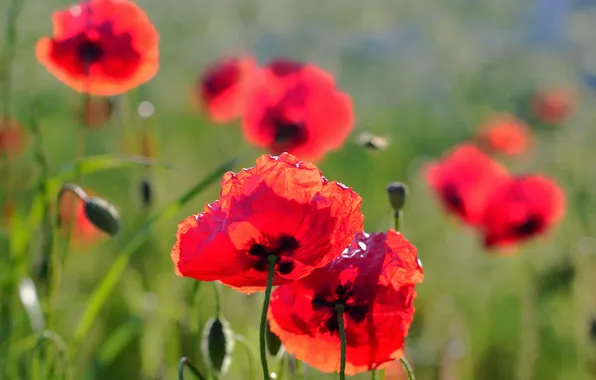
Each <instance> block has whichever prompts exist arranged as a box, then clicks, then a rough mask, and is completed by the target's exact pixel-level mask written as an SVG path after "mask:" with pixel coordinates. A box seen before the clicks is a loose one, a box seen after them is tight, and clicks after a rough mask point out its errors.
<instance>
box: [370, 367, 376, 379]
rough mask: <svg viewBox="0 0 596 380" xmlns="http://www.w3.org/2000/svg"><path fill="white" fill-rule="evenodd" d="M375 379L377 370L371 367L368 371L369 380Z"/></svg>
mask: <svg viewBox="0 0 596 380" xmlns="http://www.w3.org/2000/svg"><path fill="white" fill-rule="evenodd" d="M376 379H377V370H376V369H373V370H372V372H371V373H370V380H376Z"/></svg>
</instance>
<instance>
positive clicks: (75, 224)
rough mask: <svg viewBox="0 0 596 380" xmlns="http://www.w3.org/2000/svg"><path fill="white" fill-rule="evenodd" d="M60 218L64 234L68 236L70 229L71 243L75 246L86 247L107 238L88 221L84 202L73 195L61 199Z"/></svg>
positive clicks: (63, 195) (68, 194)
mask: <svg viewBox="0 0 596 380" xmlns="http://www.w3.org/2000/svg"><path fill="white" fill-rule="evenodd" d="M87 193H88V194H89V195H91V193H90V192H87ZM58 216H59V219H60V228H61V231H62V233H64V234H67V233H68V229H69V228H70V229H71V230H70V236H71V242H72V244H74V245H75V246H78V247H86V246H89V245H92V244H93V243H95V242H97V241H98V240H99V239H101V238H102V237H104V236H105V234H104V233H103V232H101V231H100V230H99V229H98V228H97V227H95V226H94V225H93V223H91V222H90V221H89V219H87V216H86V215H85V206H84V202H83V201H82V200H81V199H80V198H79V197H77V196H76V195H75V194H73V193H70V192H66V193H63V194H62V196H61V197H60V202H59V204H58ZM70 225H72V227H69V226H70Z"/></svg>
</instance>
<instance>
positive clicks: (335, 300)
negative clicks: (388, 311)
mask: <svg viewBox="0 0 596 380" xmlns="http://www.w3.org/2000/svg"><path fill="white" fill-rule="evenodd" d="M338 305H341V306H342V307H343V310H344V314H345V315H347V316H348V317H349V318H350V319H351V320H352V321H354V322H356V323H360V322H362V321H364V319H365V318H366V314H367V313H368V309H369V307H368V304H367V303H363V302H357V301H356V300H355V298H354V283H353V282H346V283H345V284H344V285H338V286H337V288H336V289H335V293H334V294H332V295H331V296H329V295H325V294H322V293H315V297H314V298H313V300H312V307H313V309H315V310H325V311H327V312H328V313H329V315H328V316H327V318H325V322H324V324H323V325H322V326H321V327H320V331H321V332H329V333H330V334H338V333H339V323H338V321H337V312H338V311H337V306H338Z"/></svg>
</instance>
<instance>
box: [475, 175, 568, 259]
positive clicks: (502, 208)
mask: <svg viewBox="0 0 596 380" xmlns="http://www.w3.org/2000/svg"><path fill="white" fill-rule="evenodd" d="M564 212H565V194H564V193H563V190H561V188H560V187H559V186H558V185H557V184H556V183H555V182H554V181H552V180H551V179H549V178H546V177H543V176H540V175H528V176H520V177H517V178H513V179H511V180H510V181H507V182H504V183H502V184H501V185H500V186H497V187H495V189H494V190H493V192H492V195H491V197H490V199H489V200H488V202H487V208H486V211H485V213H484V216H483V220H482V229H483V233H484V244H485V246H486V247H487V248H496V247H503V246H507V245H511V244H515V243H517V242H521V241H524V240H527V239H530V238H532V237H534V236H536V235H540V234H542V233H544V232H546V231H547V230H548V229H549V228H551V227H552V226H553V225H554V224H555V223H556V222H558V221H559V220H561V218H562V217H563V214H564Z"/></svg>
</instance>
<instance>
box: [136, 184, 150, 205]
mask: <svg viewBox="0 0 596 380" xmlns="http://www.w3.org/2000/svg"><path fill="white" fill-rule="evenodd" d="M139 190H140V193H141V200H142V201H143V205H144V206H147V207H149V206H151V202H152V201H153V189H152V187H151V182H150V181H149V180H148V179H143V180H142V181H141V186H140V189H139Z"/></svg>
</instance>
